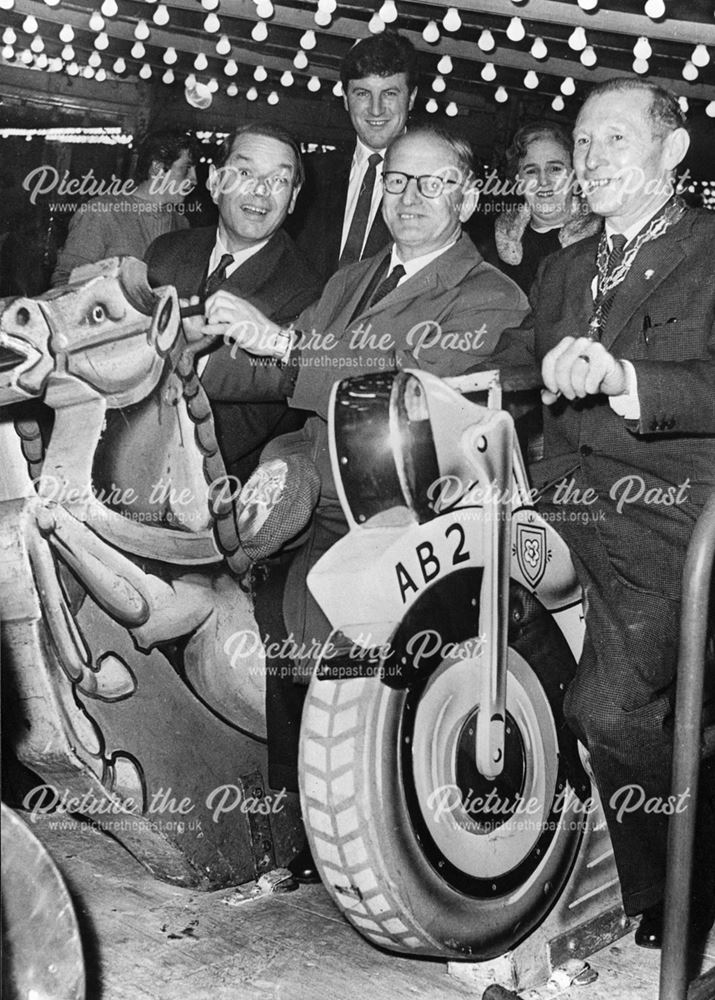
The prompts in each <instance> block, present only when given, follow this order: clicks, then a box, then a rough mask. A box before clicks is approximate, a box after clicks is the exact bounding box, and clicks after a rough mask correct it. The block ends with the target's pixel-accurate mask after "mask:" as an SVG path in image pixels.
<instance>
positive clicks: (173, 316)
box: [149, 285, 181, 355]
mask: <svg viewBox="0 0 715 1000" xmlns="http://www.w3.org/2000/svg"><path fill="white" fill-rule="evenodd" d="M180 329H181V313H180V312H179V298H178V296H177V294H176V289H175V288H174V286H173V285H164V286H163V287H162V288H155V289H154V313H153V316H152V320H151V329H150V330H149V343H150V344H155V345H156V349H157V351H158V353H159V354H162V355H164V354H168V353H169V351H170V350H171V348H172V347H173V346H174V344H175V343H176V338H177V336H178V334H179V330H180Z"/></svg>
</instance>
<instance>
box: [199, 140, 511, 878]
mask: <svg viewBox="0 0 715 1000" xmlns="http://www.w3.org/2000/svg"><path fill="white" fill-rule="evenodd" d="M472 176H473V168H472V158H471V150H470V148H469V146H468V144H467V143H465V142H463V141H462V140H458V139H454V138H453V137H451V136H450V135H448V134H447V133H445V132H442V131H441V130H439V129H432V128H419V129H414V130H408V131H407V132H406V133H405V134H404V135H403V136H400V137H399V138H398V139H396V140H395V141H394V142H393V143H392V145H391V146H390V148H389V149H388V151H387V157H386V161H385V171H384V173H383V178H382V182H383V188H384V202H383V208H382V211H383V214H384V218H385V222H386V224H387V227H388V229H389V231H390V233H391V243H390V245H389V246H388V247H386V248H385V250H383V251H382V252H381V253H378V254H376V255H375V256H374V257H372V258H370V259H369V260H365V261H359V262H357V263H354V264H351V265H350V266H348V267H345V268H343V269H341V270H340V271H338V272H337V274H335V275H334V276H333V277H332V278H331V279H330V281H329V282H328V284H327V285H326V287H325V289H324V291H323V294H322V296H321V297H320V299H319V300H318V302H316V303H315V304H314V305H313V306H311V307H309V308H308V309H306V310H305V311H304V312H303V313H302V314H301V316H300V317H299V318H298V320H297V321H296V328H295V329H293V328H286V327H282V326H281V325H280V324H278V323H275V322H270V321H268V319H267V318H266V317H265V316H264V315H262V314H261V313H260V312H259V311H258V310H256V309H255V308H254V307H253V306H252V305H251V304H250V303H248V302H244V301H242V300H241V299H238V298H237V297H236V296H234V295H231V294H230V293H228V292H226V291H219V292H217V294H216V295H214V296H213V297H212V298H211V299H210V300H209V301H208V302H207V308H206V320H207V324H206V326H205V327H204V333H206V334H208V335H210V336H220V337H226V336H229V337H233V339H235V342H236V343H237V344H238V345H239V346H242V347H243V348H244V349H245V351H247V352H250V353H252V354H255V355H259V356H262V357H274V358H278V359H280V365H281V367H280V368H279V369H266V368H265V366H263V365H260V364H256V361H255V359H253V360H252V359H251V358H250V357H249V356H248V354H244V353H243V351H241V350H239V351H237V352H236V362H235V364H237V365H240V368H241V371H242V373H243V376H244V378H245V380H246V388H245V391H246V393H247V394H249V393H251V392H255V393H256V394H257V397H258V398H261V396H262V395H265V394H268V395H269V397H270V398H276V397H280V398H283V397H285V396H289V397H290V398H291V402H292V405H294V406H299V407H301V408H304V409H310V410H312V412H313V415H312V416H311V417H309V418H308V420H307V421H306V425H305V428H303V430H302V432H301V433H300V435H299V438H300V440H297V439H296V438H295V437H294V436H292V435H289V436H288V437H291V438H293V440H291V441H290V449H289V450H300V451H302V452H303V454H308V455H309V457H310V458H312V460H313V461H314V462H315V464H316V466H317V468H318V471H319V472H320V477H321V482H322V489H321V495H320V500H319V503H318V507H317V510H316V512H315V516H314V518H313V521H312V523H311V526H310V532H309V536H308V538H307V540H306V541H305V543H304V544H303V545H302V547H301V548H300V550H299V551H298V553H297V555H296V557H295V559H294V560H293V562H292V564H291V565H290V568H289V569H288V570H287V583H285V586H284V580H285V576H286V574H285V572H283V574H282V576H278V577H276V576H274V577H273V579H271V580H269V584H270V587H271V590H270V593H269V594H268V595H267V594H266V593H259V594H257V604H256V608H257V617H258V621H259V624H260V626H261V629H262V634H267V635H269V636H270V641H271V645H272V646H273V647H274V648H277V647H276V644H278V646H280V645H282V644H283V643H285V642H289V643H291V644H292V646H291V648H295V649H296V650H301V649H303V650H305V651H308V653H309V654H310V652H312V653H313V655H314V654H315V651H316V648H319V646H320V641H321V639H325V638H327V636H328V634H329V632H330V626H329V624H328V622H327V619H326V618H325V616H324V615H323V613H322V611H321V610H320V609H319V608H318V606H317V604H316V603H315V601H314V600H313V599H312V597H311V595H310V594H309V592H308V589H307V587H306V583H305V579H306V574H307V572H308V570H309V569H310V568H311V566H313V565H314V564H315V563H316V562H317V560H318V558H319V557H320V556H321V555H322V554H323V553H324V552H325V551H326V550H327V549H328V548H329V547H330V546H331V545H332V544H334V542H336V541H337V540H338V538H340V537H341V536H342V535H344V534H345V532H346V531H347V524H346V522H345V518H344V516H343V513H342V509H341V507H340V502H339V500H338V495H337V490H336V486H335V482H334V480H333V476H332V470H331V465H330V457H329V453H328V425H327V418H328V405H329V399H330V391H331V389H332V386H333V385H334V383H335V382H336V381H339V380H340V379H342V378H344V377H346V376H348V375H359V374H364V373H375V372H379V371H380V370H381V369H382V370H386V369H390V370H392V369H395V368H401V367H406V368H423V369H426V370H429V371H432V372H434V373H436V374H437V375H442V376H446V375H458V374H460V373H461V372H463V371H465V369H467V368H469V367H470V366H471V365H472V364H474V361H475V360H476V359H477V358H479V357H488V356H489V354H490V353H491V351H492V350H493V349H494V346H495V344H496V343H497V341H498V339H499V335H500V333H501V332H502V330H503V329H505V327H507V326H509V325H510V324H513V323H518V322H519V321H520V319H521V318H522V317H523V316H524V314H525V313H526V311H527V308H528V303H527V300H526V296H525V295H524V293H523V292H522V291H521V290H520V289H519V288H518V286H517V285H515V284H514V282H513V281H511V280H510V279H509V278H507V277H506V276H505V275H503V274H501V273H500V272H499V271H497V270H496V269H495V268H493V267H492V266H491V265H490V264H487V263H485V262H484V260H483V259H482V258H481V256H480V255H479V253H478V252H477V250H476V248H475V247H474V244H473V243H472V242H471V240H470V239H469V237H468V236H466V235H465V234H463V232H462V226H463V223H464V222H466V221H467V219H469V217H470V216H471V214H472V212H473V211H474V209H475V208H476V204H477V197H478V195H477V191H476V189H475V187H474V185H471V184H470V180H471V179H472ZM267 372H268V376H267ZM271 377H272V385H271V384H269V381H270V378H271ZM281 443H282V442H281V440H280V439H279V440H277V441H276V442H274V443H272V445H271V446H270V450H271V451H274V450H275V449H277V448H278V446H279V445H280V444H281ZM287 450H288V449H287ZM286 569H287V566H285V565H284V566H283V570H284V571H285V570H286ZM281 601H282V604H283V614H282V615H281V611H280V609H281ZM294 659H295V660H297V661H298V662H293V663H292V662H291V658H290V657H288V656H284V657H282V658H278V660H277V661H276V658H275V657H273V658H272V662H271V669H270V670H269V672H268V674H267V677H266V687H267V722H268V741H269V742H268V745H269V780H270V784H271V786H272V787H274V788H280V787H285V788H288V789H293V790H295V789H297V780H298V765H297V752H298V734H299V730H300V717H301V708H302V702H303V696H304V690H305V688H304V687H302V686H301V685H300V684H295V683H293V678H292V677H291V672H293V674H294V677H295V679H298V680H300V681H302V682H303V683H307V681H308V679H309V677H310V673H311V670H312V667H313V666H314V661H313V659H312V657H311V655H306V656H303V657H295V658H294ZM291 867H292V870H293V871H294V872H295V873H296V874H297V875H298V876H299V877H300V878H302V879H303V880H310V879H313V878H315V877H316V875H315V870H314V866H313V865H312V862H311V859H310V856H309V854H307V853H306V852H302V853H301V854H300V855H299V856H298V858H297V859H296V862H295V864H294V865H292V866H291Z"/></svg>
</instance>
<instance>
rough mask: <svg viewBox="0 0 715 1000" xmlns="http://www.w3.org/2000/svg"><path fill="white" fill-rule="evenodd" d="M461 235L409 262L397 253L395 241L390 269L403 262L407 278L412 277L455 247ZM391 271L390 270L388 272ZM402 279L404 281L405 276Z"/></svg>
mask: <svg viewBox="0 0 715 1000" xmlns="http://www.w3.org/2000/svg"><path fill="white" fill-rule="evenodd" d="M460 235H461V233H460V234H458V235H457V236H455V238H454V239H453V240H452V242H451V243H448V244H447V245H446V246H444V247H440V249H439V250H432V251H430V253H425V254H422V256H421V257H414V258H413V259H412V260H408V261H407V262H405V261H403V260H400V258H399V256H398V253H397V247H396V246H395V244H394V243H393V244H392V254H391V256H390V271H392V269H393V268H394V267H395V265H396V264H402V266H403V267H404V269H405V278H411V277H412V275H413V274H417V272H418V271H421V270H422V268H424V267H427V265H428V264H431V263H432V261H433V260H436V259H437V258H438V257H441V256H442V254H443V253H446V252H447V251H448V250H449V249H450V248H451V247H453V246H454V244H455V243H456V242H457V240H458V239H459V236H460ZM390 271H388V274H389V273H390ZM402 280H403V281H404V278H403V279H402Z"/></svg>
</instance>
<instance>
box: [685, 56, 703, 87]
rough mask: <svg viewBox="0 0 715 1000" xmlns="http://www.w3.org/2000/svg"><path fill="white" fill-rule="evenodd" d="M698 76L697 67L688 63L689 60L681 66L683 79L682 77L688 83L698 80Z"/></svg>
mask: <svg viewBox="0 0 715 1000" xmlns="http://www.w3.org/2000/svg"><path fill="white" fill-rule="evenodd" d="M699 75H700V74H699V73H698V67H697V66H694V65H693V64H692V63H691V62H690V60H688V61H687V62H686V64H685V65H684V66H683V77H684V79H686V80H687V81H688V82H689V83H692V82H693V80H697V78H698V76H699Z"/></svg>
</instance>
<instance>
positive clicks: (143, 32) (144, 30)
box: [134, 21, 150, 42]
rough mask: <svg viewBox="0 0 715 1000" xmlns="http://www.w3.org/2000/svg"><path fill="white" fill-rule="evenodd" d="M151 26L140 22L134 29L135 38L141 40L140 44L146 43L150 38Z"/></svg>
mask: <svg viewBox="0 0 715 1000" xmlns="http://www.w3.org/2000/svg"><path fill="white" fill-rule="evenodd" d="M149 34H150V32H149V25H148V24H147V23H146V21H138V22H137V26H136V28H135V29H134V37H135V38H137V39H139V41H140V42H145V41H146V40H147V38H148V37H149Z"/></svg>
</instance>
